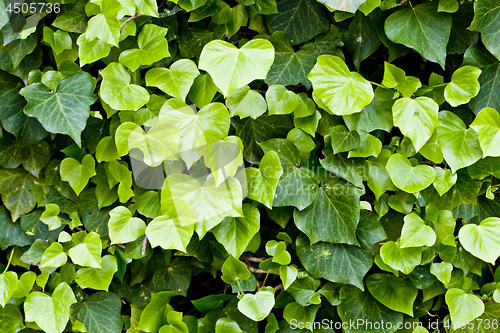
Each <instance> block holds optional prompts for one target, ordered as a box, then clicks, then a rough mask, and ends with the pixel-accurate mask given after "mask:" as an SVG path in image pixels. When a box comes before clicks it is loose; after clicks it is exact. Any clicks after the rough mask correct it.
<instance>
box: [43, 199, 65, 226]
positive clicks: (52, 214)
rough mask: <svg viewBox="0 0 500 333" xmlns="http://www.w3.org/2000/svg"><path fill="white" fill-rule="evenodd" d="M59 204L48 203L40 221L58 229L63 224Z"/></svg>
mask: <svg viewBox="0 0 500 333" xmlns="http://www.w3.org/2000/svg"><path fill="white" fill-rule="evenodd" d="M59 212H60V210H59V206H58V205H55V204H47V205H46V206H45V211H44V212H43V213H42V215H41V216H40V221H42V222H43V223H45V224H46V225H48V226H49V230H54V229H57V228H59V227H60V226H61V223H62V222H61V219H60V218H59V217H58V216H57V215H59Z"/></svg>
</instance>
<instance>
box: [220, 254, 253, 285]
mask: <svg viewBox="0 0 500 333" xmlns="http://www.w3.org/2000/svg"><path fill="white" fill-rule="evenodd" d="M221 270H222V277H221V279H222V281H224V282H226V283H234V282H236V281H237V280H240V281H244V280H246V279H248V278H249V277H250V275H252V273H250V271H249V270H248V268H247V266H246V265H245V264H244V263H243V262H241V261H239V260H238V259H236V258H235V257H233V256H229V257H228V258H227V259H226V261H225V262H224V264H223V265H222V268H221Z"/></svg>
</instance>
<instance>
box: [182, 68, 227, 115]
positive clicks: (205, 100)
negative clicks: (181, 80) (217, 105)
mask: <svg viewBox="0 0 500 333" xmlns="http://www.w3.org/2000/svg"><path fill="white" fill-rule="evenodd" d="M218 90H219V88H217V86H216V85H215V83H214V81H213V80H212V77H211V76H210V74H208V73H205V74H200V75H198V76H197V77H196V78H195V79H194V82H193V84H192V86H191V90H189V93H188V97H189V100H190V101H191V102H193V103H194V105H196V107H197V108H198V109H201V108H203V107H204V106H206V105H207V104H209V103H211V102H212V100H213V99H214V96H215V94H216V93H217V91H218Z"/></svg>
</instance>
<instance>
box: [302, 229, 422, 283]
mask: <svg viewBox="0 0 500 333" xmlns="http://www.w3.org/2000/svg"><path fill="white" fill-rule="evenodd" d="M296 246H297V256H298V257H299V259H300V262H301V263H302V265H304V267H305V269H306V270H307V271H308V272H309V273H310V274H311V276H312V277H314V278H324V279H327V280H328V281H332V282H338V283H345V284H352V285H354V286H356V287H358V288H359V289H361V290H363V289H364V287H363V277H364V276H365V274H366V273H367V272H368V270H369V269H370V267H371V265H372V257H371V254H370V253H369V252H368V251H366V250H363V249H360V248H359V247H357V246H353V245H345V244H330V243H323V242H319V243H316V244H314V245H309V240H308V239H307V238H306V236H304V235H301V236H299V237H298V238H297V241H296ZM419 263H420V261H419Z"/></svg>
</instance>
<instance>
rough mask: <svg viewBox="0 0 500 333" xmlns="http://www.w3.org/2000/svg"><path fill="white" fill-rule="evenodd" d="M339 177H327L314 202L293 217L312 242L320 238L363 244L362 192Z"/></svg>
mask: <svg viewBox="0 0 500 333" xmlns="http://www.w3.org/2000/svg"><path fill="white" fill-rule="evenodd" d="M345 184H346V183H345V182H343V181H342V180H340V179H339V178H331V179H323V183H322V185H321V186H320V187H319V189H318V190H317V192H316V198H315V200H314V202H313V203H312V204H311V205H310V206H309V207H307V208H306V209H304V210H302V211H298V210H295V211H294V213H293V219H294V222H295V225H296V226H297V228H298V229H299V230H301V231H302V232H304V233H305V234H306V235H307V236H308V237H309V239H310V240H311V244H315V243H317V242H319V241H323V242H330V243H343V244H349V245H359V243H358V241H357V239H356V227H357V226H358V222H359V195H357V194H356V192H355V190H354V189H352V188H349V186H346V185H345Z"/></svg>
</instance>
